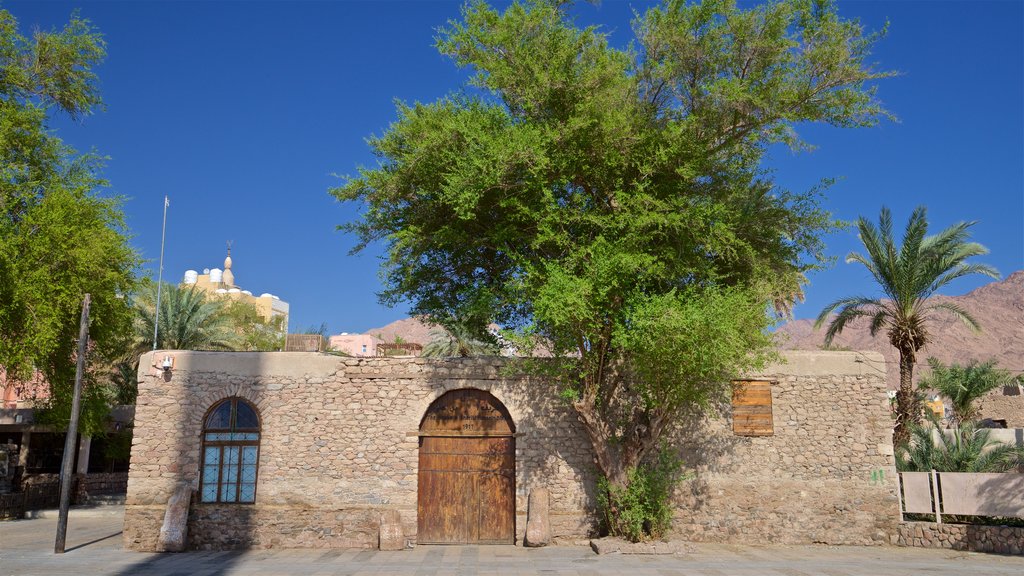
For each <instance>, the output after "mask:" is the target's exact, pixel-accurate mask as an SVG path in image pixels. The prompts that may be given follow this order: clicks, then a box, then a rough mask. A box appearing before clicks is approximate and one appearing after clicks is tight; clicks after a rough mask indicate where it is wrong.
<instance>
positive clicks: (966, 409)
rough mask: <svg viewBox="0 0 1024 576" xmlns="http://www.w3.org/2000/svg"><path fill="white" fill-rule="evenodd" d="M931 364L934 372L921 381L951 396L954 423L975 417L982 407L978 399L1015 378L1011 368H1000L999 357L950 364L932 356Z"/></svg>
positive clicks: (926, 385)
mask: <svg viewBox="0 0 1024 576" xmlns="http://www.w3.org/2000/svg"><path fill="white" fill-rule="evenodd" d="M928 365H929V366H931V368H932V373H931V374H929V375H927V376H924V377H922V378H921V380H920V382H918V385H919V386H920V387H922V388H931V389H932V390H935V391H936V392H938V393H939V394H942V395H943V396H945V397H946V398H949V401H950V402H951V403H952V406H953V424H954V426H959V425H960V424H962V423H964V422H969V421H972V420H975V419H976V418H977V417H978V411H977V408H975V406H974V401H975V400H977V399H978V398H981V397H982V396H984V395H986V394H988V393H989V392H991V391H992V390H995V389H996V388H999V387H1000V386H1005V385H1007V384H1009V383H1010V382H1012V381H1013V379H1012V378H1011V377H1010V373H1009V372H1007V371H1006V370H1000V369H998V368H996V361H995V360H989V361H988V362H981V363H978V362H977V361H974V360H972V361H971V362H970V363H969V364H968V365H967V366H961V365H960V364H951V365H950V366H946V365H944V364H943V363H942V362H939V361H938V360H936V359H935V358H929V359H928Z"/></svg>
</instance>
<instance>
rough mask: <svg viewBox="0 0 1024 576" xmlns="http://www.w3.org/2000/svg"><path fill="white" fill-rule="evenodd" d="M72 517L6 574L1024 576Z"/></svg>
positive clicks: (821, 557) (734, 553)
mask: <svg viewBox="0 0 1024 576" xmlns="http://www.w3.org/2000/svg"><path fill="white" fill-rule="evenodd" d="M110 508H112V509H107V510H100V511H78V510H76V511H73V512H72V515H71V519H70V521H69V523H68V538H67V552H66V553H65V554H63V555H55V554H54V553H53V540H54V534H55V530H56V523H57V521H56V518H55V514H44V515H43V517H42V518H36V519H32V520H19V521H4V522H0V576H33V575H40V576H43V575H45V576H61V575H74V576H85V575H93V574H105V575H117V576H120V575H124V576H128V575H133V576H134V575H154V576H228V575H250V574H251V575H256V576H270V575H294V574H310V575H351V576H356V575H385V574H395V575H406V574H409V575H416V576H419V575H423V576H427V575H431V576H462V575H470V574H488V575H495V576H498V575H531V576H533V575H544V574H551V575H578V576H584V575H589V576H604V575H614V574H628V575H629V576H672V575H678V576H689V575H698V574H701V575H712V576H727V575H747V574H758V575H769V576H811V575H817V574H823V575H826V576H847V575H848V576H860V575H863V576H868V575H870V576H876V575H879V574H892V575H911V574H914V575H917V574H937V575H949V576H954V575H955V576H963V575H964V574H965V573H969V572H970V573H977V574H984V575H985V576H999V575H1010V574H1013V575H1015V576H1018V575H1020V574H1024V558H1021V557H1012V556H998V555H993V554H975V553H967V552H952V551H947V550H925V549H916V548H892V547H884V548H883V547H858V546H845V547H838V546H732V545H721V544H694V545H693V549H694V552H693V553H691V554H684V555H678V556H626V555H607V556H597V555H596V554H594V553H593V552H592V551H591V550H590V548H588V547H584V546H553V547H548V548H540V549H524V548H521V547H513V546H418V547H416V548H415V549H413V550H408V551H402V552H378V551H375V550H327V551H324V550H251V551H243V552H187V553H181V554H150V553H141V552H128V551H125V550H123V549H122V546H121V522H122V513H123V509H121V508H120V507H110Z"/></svg>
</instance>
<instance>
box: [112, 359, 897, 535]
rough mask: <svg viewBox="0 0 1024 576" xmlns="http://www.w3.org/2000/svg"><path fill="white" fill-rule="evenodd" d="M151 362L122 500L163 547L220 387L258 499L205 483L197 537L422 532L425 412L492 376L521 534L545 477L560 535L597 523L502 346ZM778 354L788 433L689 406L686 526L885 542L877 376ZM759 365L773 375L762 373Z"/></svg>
mask: <svg viewBox="0 0 1024 576" xmlns="http://www.w3.org/2000/svg"><path fill="white" fill-rule="evenodd" d="M155 354H156V357H158V358H163V356H164V355H166V354H170V355H172V356H174V358H175V362H174V369H173V370H172V371H171V373H170V374H167V375H165V374H163V373H162V371H158V370H152V369H150V368H148V367H149V366H151V365H152V361H153V357H151V356H152V355H147V356H145V357H143V359H142V362H141V364H140V365H141V366H142V367H143V368H142V369H140V374H139V380H140V383H139V398H138V403H137V408H136V418H135V431H134V432H135V433H134V440H133V446H132V460H131V471H130V478H129V484H128V495H127V503H126V511H125V527H124V539H125V545H126V547H127V548H130V549H135V550H154V549H156V547H157V545H156V542H157V538H158V535H159V530H160V525H161V523H162V520H163V514H164V510H165V508H166V504H167V500H168V498H169V497H170V495H171V493H172V492H173V490H174V486H175V485H176V484H177V483H178V482H180V481H186V482H189V483H191V484H192V485H193V489H195V488H197V487H198V468H199V466H198V464H199V450H200V435H201V429H202V419H203V417H204V415H205V414H206V411H207V410H208V409H209V408H210V407H212V406H213V405H214V404H215V403H217V402H218V401H219V400H221V399H223V398H227V397H230V396H240V397H243V398H246V399H248V400H249V401H251V402H252V403H253V404H255V405H256V407H257V408H258V410H259V412H260V417H261V422H262V436H261V443H260V457H259V458H260V459H259V470H258V474H259V477H258V483H257V493H256V503H255V504H251V505H223V504H221V505H214V504H201V503H197V502H196V501H195V500H196V498H195V497H194V498H193V504H192V509H191V512H190V518H189V545H190V546H191V547H193V548H200V549H227V548H246V547H309V548H318V547H339V548H348V547H374V546H376V538H377V529H378V525H379V518H380V514H381V513H382V511H384V510H385V509H395V510H397V511H399V513H400V514H401V517H402V523H403V528H404V531H405V534H406V537H407V538H408V539H409V540H410V541H411V542H414V541H415V534H416V498H417V476H416V474H417V467H418V436H417V433H418V429H419V423H420V419H421V418H422V417H423V415H424V414H425V412H426V410H427V408H428V407H429V405H430V404H431V402H433V401H434V400H436V399H437V398H438V397H440V396H441V395H442V394H444V393H445V392H447V391H449V390H454V389H459V388H478V389H482V390H486V391H488V392H490V393H491V394H493V395H494V396H495V397H496V398H497V399H498V400H500V401H501V402H502V403H503V404H504V405H505V407H506V408H507V409H508V410H509V413H510V414H511V416H512V419H513V421H514V423H515V426H516V514H517V518H516V533H517V541H520V542H521V540H522V536H523V533H524V531H525V527H526V501H527V496H528V494H529V492H530V490H531V489H532V488H534V487H541V486H543V487H546V488H548V489H549V490H550V492H551V510H550V514H551V517H550V520H551V526H552V532H553V535H554V537H555V539H556V541H558V540H562V541H567V540H568V541H571V540H575V539H579V538H585V537H587V536H589V535H591V533H592V531H593V528H594V523H593V518H592V516H591V511H592V510H593V506H594V497H593V493H592V491H593V486H594V483H595V482H594V481H595V466H594V464H593V456H592V452H591V449H590V447H589V444H588V442H587V440H586V438H585V436H584V434H583V433H582V431H581V429H580V426H579V424H578V422H577V420H576V417H575V415H574V414H573V413H572V412H571V411H570V410H569V409H568V408H567V407H566V406H565V405H564V404H563V403H562V402H561V401H560V400H559V399H558V397H557V394H555V391H554V390H553V389H552V388H551V386H549V385H548V384H546V383H544V382H541V381H537V380H535V379H531V378H528V377H523V376H518V377H517V376H509V375H507V372H508V371H507V370H505V369H503V367H504V366H505V364H504V361H502V360H501V359H464V360H454V359H453V360H428V359H421V358H359V359H356V358H339V357H337V356H329V355H319V354H312V353H280V352H279V353H212V352H183V351H171V352H164V351H160V352H156V353H155ZM786 357H787V359H788V363H786V364H782V365H780V366H774V367H771V368H769V372H770V374H769V375H767V376H770V378H769V379H773V380H776V381H777V382H778V384H777V385H775V386H773V391H772V395H773V402H774V420H775V430H776V435H775V436H773V437H767V438H753V439H752V438H741V437H736V436H733V435H732V432H731V429H730V428H729V425H730V423H729V422H728V417H727V416H728V415H727V413H726V415H725V417H720V418H717V419H715V418H708V419H702V420H700V421H699V422H696V423H690V425H689V426H690V427H689V428H688V429H689V430H690V431H691V432H694V433H695V434H691V435H690V436H691V437H696V438H698V440H696V441H690V442H688V443H687V444H685V448H684V457H685V458H686V463H687V464H688V465H689V466H692V467H694V468H695V469H696V476H695V478H694V479H693V480H690V481H687V482H685V483H684V484H683V486H682V487H681V490H680V494H679V497H680V509H679V512H678V513H677V523H676V527H677V531H678V533H679V534H681V535H684V536H687V537H690V538H693V539H698V540H719V541H729V540H737V541H740V540H743V541H749V540H751V539H753V540H755V541H778V542H815V541H825V542H832V543H879V542H882V541H884V542H888V534H886V535H885V537H884V538H883V539H881V540H880V539H879V535H878V532H880V531H887V530H888V531H889V533H895V517H896V513H897V507H896V502H895V496H894V493H895V487H894V484H893V482H892V478H894V477H895V474H894V472H893V471H892V456H891V452H892V450H891V444H889V439H888V436H889V434H891V421H888V420H887V419H888V418H889V416H888V414H889V412H888V408H887V404H886V399H885V392H884V383H883V381H882V377H881V376H877V375H873V374H871V373H870V371H869V370H866V369H862V367H863V365H862V364H859V363H857V362H855V358H856V355H855V354H852V353H840V352H827V353H824V352H823V353H817V352H793V353H786ZM762 376H764V375H762Z"/></svg>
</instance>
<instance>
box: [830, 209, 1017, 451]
mask: <svg viewBox="0 0 1024 576" xmlns="http://www.w3.org/2000/svg"><path fill="white" fill-rule="evenodd" d="M972 225H974V222H960V223H958V224H954V225H952V226H950V227H949V228H946V229H945V230H943V231H941V232H939V233H938V234H935V235H934V236H927V233H928V220H927V218H926V210H925V207H924V206H919V207H918V208H917V209H915V210H914V213H913V214H911V216H910V220H909V221H908V222H907V228H906V230H905V231H904V233H903V245H902V246H896V244H895V242H894V241H893V230H892V215H891V214H890V213H889V209H888V208H885V207H883V208H882V211H881V214H880V215H879V217H878V227H877V228H876V227H875V225H874V224H873V223H872V222H870V221H868V220H867V219H865V218H864V217H861V218H859V219H858V220H857V229H858V232H859V234H858V236H859V237H860V241H861V243H862V244H864V248H865V250H866V251H867V255H866V256H865V255H862V254H859V253H856V252H851V253H850V254H849V255H848V256H847V257H846V261H847V262H848V263H850V262H859V263H861V264H863V265H864V267H865V268H867V269H868V271H869V272H870V273H871V276H872V277H874V279H875V282H877V283H878V287H879V288H880V289H881V291H882V293H883V294H884V295H885V296H886V299H881V298H870V297H866V296H851V297H847V298H841V299H839V300H836V301H835V302H833V303H831V304H829V305H828V306H826V307H825V309H824V310H822V311H821V314H819V315H818V319H817V321H816V322H815V327H820V326H821V325H822V324H824V323H825V321H826V320H828V321H829V326H828V330H827V331H826V332H825V344H826V345H829V344H831V343H832V339H833V338H835V336H836V335H837V334H839V333H840V332H842V331H843V328H845V327H846V326H847V325H848V324H849V323H850V322H851V321H852V320H855V319H857V318H860V317H867V318H869V320H870V330H871V335H872V336H874V335H875V334H877V333H878V332H879V331H880V330H882V329H883V328H884V329H885V330H886V334H887V335H888V336H889V342H890V343H891V344H892V345H893V347H895V348H896V349H897V350H898V351H899V353H900V389H899V391H898V392H897V394H896V426H895V429H894V430H893V444H894V445H895V446H901V445H903V444H906V442H907V441H909V439H910V426H911V425H913V424H916V423H917V422H919V421H920V413H921V410H920V401H919V399H918V398H917V395H916V394H915V393H914V389H913V387H912V385H911V381H912V379H913V375H914V364H915V363H916V361H917V352H918V351H919V350H920V349H921V348H922V347H923V346H924V345H925V344H927V343H928V341H929V337H928V330H927V325H928V323H929V320H930V318H931V315H932V313H934V312H937V311H944V312H947V313H949V314H952V315H953V316H955V317H956V318H959V319H960V320H962V321H963V322H964V323H965V324H966V325H967V326H969V327H970V328H971V329H973V330H975V331H977V330H979V329H980V327H979V326H978V323H977V322H976V321H975V320H974V318H972V317H971V315H970V314H968V313H967V311H966V310H964V309H962V308H960V307H959V306H957V305H956V304H953V303H951V302H935V301H933V300H932V299H931V296H932V295H934V294H935V293H936V291H938V290H939V289H940V288H942V287H943V286H946V285H947V284H949V283H950V282H952V281H953V280H955V279H957V278H960V277H962V276H966V275H968V274H984V275H986V276H991V277H992V278H999V273H998V272H997V271H996V270H995V269H994V268H992V267H991V266H988V265H985V264H972V263H967V262H966V260H967V259H968V258H971V257H973V256H981V255H983V254H988V249H987V248H985V247H984V246H982V245H981V244H978V243H976V242H969V241H968V237H969V234H968V228H970V227H971V226H972ZM836 309H838V310H839V312H838V313H837V314H836V315H835V316H831V314H832V312H833V311H835V310H836Z"/></svg>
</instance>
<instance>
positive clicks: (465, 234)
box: [333, 0, 885, 493]
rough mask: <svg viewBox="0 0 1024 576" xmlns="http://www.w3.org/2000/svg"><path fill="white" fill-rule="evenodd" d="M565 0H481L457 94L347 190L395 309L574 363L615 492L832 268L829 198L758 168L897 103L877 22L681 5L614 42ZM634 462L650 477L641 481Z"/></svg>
mask: <svg viewBox="0 0 1024 576" xmlns="http://www.w3.org/2000/svg"><path fill="white" fill-rule="evenodd" d="M568 10H569V7H568V6H567V4H566V3H564V2H554V1H549V2H544V1H537V2H527V3H523V4H520V3H514V4H512V5H511V6H510V7H509V8H508V9H507V10H505V11H504V12H499V11H496V10H494V9H492V8H491V7H489V6H487V5H486V4H484V3H482V2H473V3H470V4H469V5H467V6H466V7H465V8H464V11H463V15H462V19H461V20H460V21H454V22H451V23H449V25H448V26H447V27H446V28H444V29H442V30H441V31H440V35H439V39H438V42H437V47H438V49H439V50H440V52H441V53H442V54H445V55H447V56H449V57H451V58H452V59H453V60H454V61H455V63H456V64H457V65H459V66H461V67H466V68H469V69H470V70H471V71H472V72H473V75H472V80H471V86H470V87H469V89H467V90H466V91H464V92H460V93H458V94H455V95H452V96H449V97H447V98H444V99H441V100H439V101H437V102H434V103H430V104H415V105H406V104H400V105H399V108H398V119H397V120H396V121H395V122H394V123H393V124H392V125H391V126H390V127H389V129H388V130H387V131H386V133H385V134H384V135H383V136H380V137H376V138H372V139H371V141H370V144H371V146H372V148H373V150H374V152H375V153H376V155H377V156H378V158H379V162H380V164H379V165H378V166H376V167H372V168H366V169H363V170H361V171H360V173H359V175H358V176H357V177H354V178H351V179H349V180H348V181H347V182H346V183H345V184H343V185H342V186H341V187H339V188H337V189H335V190H333V193H334V195H335V196H337V197H338V198H340V199H341V200H347V201H359V202H362V203H364V205H365V210H364V211H363V215H362V218H361V219H360V220H359V221H356V222H351V223H348V224H347V225H345V226H344V228H345V229H347V230H350V231H353V232H355V233H357V234H358V235H359V236H360V238H361V243H360V244H359V245H358V246H357V248H356V250H360V249H362V248H363V247H365V246H366V245H367V244H368V243H370V242H374V241H383V242H385V244H386V246H387V250H388V256H387V259H386V261H385V264H384V269H383V277H384V281H385V288H384V290H383V292H382V294H381V296H382V300H383V301H384V302H387V303H394V302H398V301H402V300H408V301H410V302H411V304H412V313H413V314H424V315H428V316H429V317H430V318H431V319H432V320H433V321H436V322H439V323H441V324H443V325H449V326H454V325H459V324H462V325H466V326H470V327H472V328H473V329H474V330H475V332H476V334H477V335H478V336H479V337H481V338H486V333H485V332H486V327H487V325H488V323H489V322H496V323H498V324H500V325H502V326H504V327H505V328H507V329H509V330H512V331H515V332H518V333H520V334H526V335H532V336H534V337H535V338H536V341H535V342H534V343H532V344H527V345H524V346H523V347H521V349H527V350H528V349H533V346H542V347H545V348H547V349H548V350H549V351H550V352H551V353H552V354H553V355H554V356H556V357H561V358H563V359H565V361H564V362H553V363H552V364H557V365H559V366H563V367H564V370H563V371H561V372H560V373H559V374H557V375H556V378H557V380H558V381H559V382H560V383H561V384H562V385H563V386H564V387H565V389H564V390H563V396H564V397H565V398H567V399H568V400H569V401H570V402H571V405H572V407H573V409H574V410H575V412H576V414H577V416H578V417H579V419H580V421H581V422H582V424H583V428H584V430H585V431H586V433H587V435H588V437H589V438H590V440H591V443H592V445H593V448H594V453H595V458H596V463H597V466H598V468H599V470H600V471H601V472H602V473H603V474H604V475H605V476H606V477H607V479H608V485H609V486H611V487H612V488H613V489H614V491H615V493H620V492H621V491H620V490H619V489H620V488H625V487H627V485H628V484H629V483H630V472H631V471H633V470H635V469H636V468H637V467H638V466H642V465H643V463H644V461H645V458H646V457H647V456H649V454H650V453H651V451H652V449H653V448H655V447H656V446H657V444H658V440H659V439H660V438H662V437H663V435H664V434H665V432H666V431H667V430H669V429H670V428H671V427H672V426H673V425H675V424H676V423H677V422H679V418H680V416H681V415H683V414H685V413H686V412H688V411H691V410H694V409H700V408H704V407H707V406H709V405H711V404H713V403H714V402H716V401H718V400H721V399H723V398H724V397H725V394H726V393H727V392H728V390H729V381H730V379H731V378H733V377H734V376H735V375H736V374H738V373H740V372H743V371H744V370H748V369H750V368H752V367H755V366H758V365H760V364H761V363H763V361H764V360H765V359H766V356H767V355H768V350H769V348H770V339H769V338H768V336H767V335H766V334H765V329H766V327H767V326H769V325H770V324H771V322H772V321H773V317H772V315H771V314H770V312H769V305H770V304H776V305H777V307H778V308H781V309H784V308H785V307H786V306H787V305H788V304H789V303H791V302H792V300H793V299H794V298H796V297H798V296H799V294H800V286H801V282H802V281H803V279H804V273H805V272H806V271H807V270H809V269H811V268H814V267H815V266H818V265H819V264H820V263H821V262H822V244H821V242H820V235H821V233H822V232H823V231H825V230H829V229H831V227H832V226H833V221H832V219H831V218H830V217H829V215H828V214H827V213H826V212H825V211H823V210H822V209H821V207H820V206H819V203H818V200H817V198H818V196H817V193H818V191H817V190H811V191H808V192H791V191H788V190H783V189H780V188H779V187H778V186H777V185H776V184H775V183H774V182H773V180H772V177H771V174H770V172H768V171H767V170H766V168H765V167H764V166H763V160H764V159H765V155H766V152H767V150H768V148H769V147H770V146H771V145H772V144H776V143H785V144H789V145H791V146H793V147H800V146H801V145H802V143H801V141H800V140H799V138H798V137H797V135H796V134H795V132H794V126H795V125H797V124H799V123H805V122H825V123H829V124H832V125H836V126H869V125H872V124H875V123H876V122H877V121H878V120H879V118H880V117H882V116H883V115H884V112H883V110H882V109H881V107H880V106H879V104H878V102H877V101H876V99H875V98H874V95H873V88H872V87H871V81H872V80H874V79H877V78H879V77H881V76H884V75H885V74H883V73H879V72H877V71H874V70H872V68H871V66H870V65H869V64H868V62H867V60H866V59H867V58H868V52H869V48H870V46H871V43H872V40H873V36H871V35H865V34H864V33H863V31H862V28H861V27H860V26H859V25H858V24H857V23H856V22H850V21H845V20H843V19H841V18H840V17H839V16H838V15H837V13H836V10H835V8H834V6H833V5H832V4H831V3H829V2H811V1H808V0H787V1H781V2H773V3H770V4H765V5H761V6H757V7H754V8H751V9H748V10H744V9H740V8H738V7H737V6H736V5H735V3H734V2H730V1H705V2H701V3H699V4H688V3H685V2H682V1H673V2H666V3H665V4H664V5H662V6H660V7H657V8H654V9H651V10H649V11H647V12H646V13H644V14H643V15H640V16H638V17H637V20H636V22H635V32H636V42H635V43H634V44H632V45H631V46H630V47H629V48H625V49H620V48H615V47H613V46H611V45H609V42H608V38H607V36H606V34H605V33H604V32H602V31H601V30H600V29H598V28H595V27H587V28H579V27H577V26H575V25H574V24H573V22H572V21H571V19H570V18H569V16H568ZM634 476H635V475H634Z"/></svg>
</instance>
